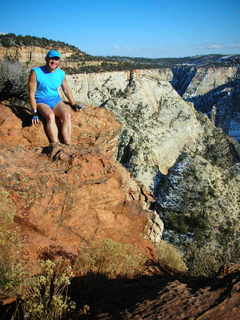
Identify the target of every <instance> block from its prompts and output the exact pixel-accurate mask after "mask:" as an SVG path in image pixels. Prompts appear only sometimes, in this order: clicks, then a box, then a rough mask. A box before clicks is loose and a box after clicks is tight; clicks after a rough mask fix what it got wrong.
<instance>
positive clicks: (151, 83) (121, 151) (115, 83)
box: [69, 69, 240, 253]
mask: <svg viewBox="0 0 240 320" xmlns="http://www.w3.org/2000/svg"><path fill="white" fill-rule="evenodd" d="M161 72H162V73H158V72H157V71H156V70H155V71H154V72H152V73H151V71H148V72H145V71H138V72H131V73H109V74H95V75H94V74H92V75H75V76H72V77H69V82H70V83H71V86H72V87H73V89H74V92H75V95H76V96H77V97H78V99H79V100H81V101H82V102H89V101H91V103H94V104H96V105H98V106H100V110H101V109H102V108H101V107H106V108H108V109H110V110H112V111H113V112H114V113H115V114H116V116H117V118H118V119H119V120H120V122H122V123H123V129H122V133H121V136H120V140H119V147H118V160H119V161H120V162H121V163H123V164H124V165H125V167H127V168H128V170H130V172H132V173H133V175H134V177H136V178H137V180H139V181H141V182H142V183H143V184H144V185H145V186H146V187H147V188H149V189H150V190H152V191H153V192H154V194H155V196H156V197H157V204H156V208H157V210H158V212H159V214H160V215H161V217H162V218H163V220H164V221H165V222H166V225H167V228H166V229H165V230H166V232H165V236H166V237H167V238H168V239H170V240H171V241H173V242H175V243H176V244H177V245H181V246H183V247H184V246H185V245H187V243H189V241H190V242H192V241H195V243H196V244H197V245H198V246H201V245H202V246H206V247H210V248H217V247H218V248H221V253H223V251H224V250H225V249H224V248H226V245H227V239H230V238H231V236H232V242H233V247H234V246H235V244H236V243H237V241H239V239H238V229H239V222H238V221H239V216H238V212H239V208H238V202H239V199H238V197H237V196H236V195H237V194H239V191H240V190H239V188H238V183H237V181H238V173H237V172H238V171H237V168H238V166H237V164H236V163H237V162H238V161H239V151H238V150H239V146H238V144H237V143H236V142H234V141H231V140H229V138H228V137H227V136H226V135H225V134H224V133H223V132H222V130H221V129H217V128H216V127H215V126H214V125H213V123H212V122H211V121H210V120H209V119H208V118H207V116H203V115H201V114H198V113H197V112H196V111H195V108H194V106H193V104H192V103H190V102H187V101H184V100H183V99H182V98H181V97H180V96H179V95H178V94H177V93H176V91H175V90H174V89H173V88H172V86H171V85H170V84H169V81H166V80H169V78H168V77H169V75H170V72H169V70H167V69H165V70H162V71H161ZM163 79H164V80H163ZM219 81H220V80H219ZM222 81H223V80H222ZM211 83H212V80H211ZM202 90H203V89H202ZM204 90H207V88H205V89H204ZM230 168H232V169H230ZM233 168H235V169H236V170H235V169H233ZM231 170H233V172H234V174H232V171H231ZM164 175H165V177H164ZM228 189H229V190H230V191H227V190H228ZM236 197H237V198H236ZM225 202H226V203H225ZM230 204H231V205H230ZM228 207H229V210H228V209H227V208H228ZM181 228H182V229H181ZM223 239H225V240H223Z"/></svg>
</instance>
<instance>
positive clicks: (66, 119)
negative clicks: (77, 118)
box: [62, 112, 71, 122]
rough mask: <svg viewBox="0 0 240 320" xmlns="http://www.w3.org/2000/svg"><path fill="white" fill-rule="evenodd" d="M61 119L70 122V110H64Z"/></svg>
mask: <svg viewBox="0 0 240 320" xmlns="http://www.w3.org/2000/svg"><path fill="white" fill-rule="evenodd" d="M62 120H63V121H66V122H70V121H71V113H70V112H64V114H63V115H62Z"/></svg>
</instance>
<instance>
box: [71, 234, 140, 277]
mask: <svg viewBox="0 0 240 320" xmlns="http://www.w3.org/2000/svg"><path fill="white" fill-rule="evenodd" d="M145 262H146V257H144V256H143V255H142V254H141V253H139V252H138V251H137V250H136V249H135V248H134V247H133V246H130V245H127V244H122V243H118V242H115V241H113V240H111V239H106V240H103V241H100V242H95V243H93V244H92V246H91V247H88V248H83V250H82V251H81V253H80V254H79V256H78V258H77V259H76V262H75V266H74V270H75V271H76V273H78V274H80V275H84V274H87V273H88V272H91V273H96V274H103V275H105V276H107V277H108V278H116V277H117V276H134V275H135V274H137V273H141V272H142V271H143V270H144V268H145Z"/></svg>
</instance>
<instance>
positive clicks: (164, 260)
mask: <svg viewBox="0 0 240 320" xmlns="http://www.w3.org/2000/svg"><path fill="white" fill-rule="evenodd" d="M156 253H157V258H158V262H159V264H160V265H161V264H164V265H166V266H168V267H169V268H171V269H174V270H177V271H180V272H185V271H187V266H186V264H185V262H184V261H183V256H182V254H181V253H180V252H179V251H178V250H177V249H176V248H175V247H174V246H173V245H172V244H170V243H168V242H166V241H164V240H161V241H160V243H159V244H157V246H156Z"/></svg>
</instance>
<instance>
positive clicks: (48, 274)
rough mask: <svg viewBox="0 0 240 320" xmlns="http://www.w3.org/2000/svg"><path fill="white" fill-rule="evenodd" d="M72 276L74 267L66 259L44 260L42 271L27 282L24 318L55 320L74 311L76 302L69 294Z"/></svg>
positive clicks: (24, 297)
mask: <svg viewBox="0 0 240 320" xmlns="http://www.w3.org/2000/svg"><path fill="white" fill-rule="evenodd" d="M72 276H73V273H72V268H71V266H70V265H69V264H68V263H67V261H66V260H63V259H59V260H58V261H56V262H53V261H51V260H46V261H42V262H41V273H40V274H39V275H37V276H35V277H33V278H31V279H30V280H29V281H28V282H27V283H26V284H25V285H26V291H25V293H24V295H23V300H24V302H23V312H24V319H26V320H27V319H30V320H43V319H44V320H55V319H61V318H62V317H63V316H64V315H66V313H68V312H72V311H73V310H74V309H75V303H74V302H73V301H71V300H70V298H69V297H68V294H67V288H68V286H69V284H70V278H71V277H72Z"/></svg>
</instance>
